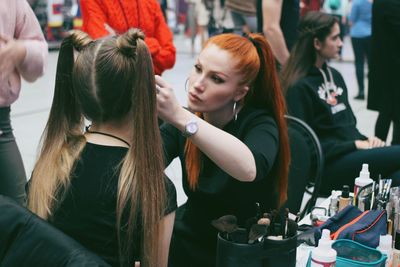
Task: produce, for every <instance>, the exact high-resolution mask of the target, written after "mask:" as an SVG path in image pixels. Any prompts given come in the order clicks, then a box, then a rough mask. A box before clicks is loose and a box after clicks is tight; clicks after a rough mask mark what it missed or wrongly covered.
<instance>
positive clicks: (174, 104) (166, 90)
mask: <svg viewBox="0 0 400 267" xmlns="http://www.w3.org/2000/svg"><path fill="white" fill-rule="evenodd" d="M155 78H156V87H157V109H158V116H159V117H160V118H161V119H162V120H164V121H167V122H168V123H171V124H173V125H175V123H176V121H177V119H178V118H179V116H180V115H182V113H184V111H185V109H184V108H183V107H182V106H181V105H180V103H179V102H178V100H177V99H176V96H175V94H174V90H173V89H172V87H171V85H169V84H168V83H167V82H165V81H164V80H163V79H162V78H161V77H160V76H158V75H156V76H155Z"/></svg>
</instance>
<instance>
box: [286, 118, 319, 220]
mask: <svg viewBox="0 0 400 267" xmlns="http://www.w3.org/2000/svg"><path fill="white" fill-rule="evenodd" d="M285 117H286V121H287V124H288V132H289V133H288V134H289V143H290V153H291V160H290V168H289V179H288V180H289V181H288V200H287V202H286V207H288V208H289V211H290V212H291V213H293V214H298V215H299V217H300V219H301V218H302V217H304V215H305V214H307V213H308V212H310V211H311V208H312V207H313V206H314V205H315V202H316V200H317V197H318V194H319V189H320V185H321V178H322V169H323V166H324V157H323V154H322V149H321V145H320V143H319V140H318V137H317V135H316V134H315V133H314V131H313V130H312V129H311V127H310V126H308V125H307V124H306V123H305V122H304V121H302V120H301V119H299V118H296V117H292V116H288V115H286V116H285ZM311 189H313V190H312V192H311V191H310V190H311ZM304 193H308V194H310V196H309V199H308V201H307V202H306V204H305V206H304V208H303V209H302V210H300V208H301V203H302V200H303V196H304Z"/></svg>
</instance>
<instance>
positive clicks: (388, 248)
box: [376, 235, 393, 267]
mask: <svg viewBox="0 0 400 267" xmlns="http://www.w3.org/2000/svg"><path fill="white" fill-rule="evenodd" d="M392 240H393V239H392V235H381V236H380V237H379V246H378V247H377V248H376V249H377V250H379V251H380V252H382V254H385V255H386V256H387V259H386V264H385V266H386V267H390V266H392Z"/></svg>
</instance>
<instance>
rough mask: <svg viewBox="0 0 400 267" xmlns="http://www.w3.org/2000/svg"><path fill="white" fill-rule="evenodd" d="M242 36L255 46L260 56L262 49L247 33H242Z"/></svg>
mask: <svg viewBox="0 0 400 267" xmlns="http://www.w3.org/2000/svg"><path fill="white" fill-rule="evenodd" d="M243 37H245V38H247V39H248V40H249V41H250V42H251V43H252V44H253V45H254V47H255V48H256V50H257V55H258V57H261V55H262V51H261V47H260V45H259V44H258V43H257V42H256V40H254V39H253V38H252V37H251V36H250V35H249V34H247V33H243Z"/></svg>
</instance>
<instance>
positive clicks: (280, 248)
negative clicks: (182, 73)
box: [211, 209, 297, 267]
mask: <svg viewBox="0 0 400 267" xmlns="http://www.w3.org/2000/svg"><path fill="white" fill-rule="evenodd" d="M288 213H289V212H288V210H287V209H280V210H273V211H271V212H270V213H261V212H260V211H259V209H258V210H257V212H256V214H255V216H253V217H251V218H249V219H247V220H246V221H245V223H244V225H243V226H242V227H241V226H239V225H238V220H237V218H236V217H235V216H234V215H225V216H222V217H220V218H218V219H216V220H213V221H212V222H211V224H212V225H213V226H214V227H215V228H216V229H217V230H218V231H219V234H218V243H217V267H228V266H229V267H242V266H243V267H244V266H246V267H267V266H268V267H269V266H274V267H275V266H277V267H279V266H285V267H291V266H293V267H294V266H295V264H296V247H297V242H296V241H297V239H296V234H297V223H296V222H295V221H293V220H291V219H289V218H288Z"/></svg>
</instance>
